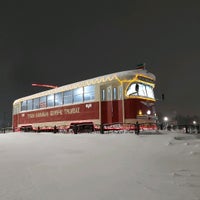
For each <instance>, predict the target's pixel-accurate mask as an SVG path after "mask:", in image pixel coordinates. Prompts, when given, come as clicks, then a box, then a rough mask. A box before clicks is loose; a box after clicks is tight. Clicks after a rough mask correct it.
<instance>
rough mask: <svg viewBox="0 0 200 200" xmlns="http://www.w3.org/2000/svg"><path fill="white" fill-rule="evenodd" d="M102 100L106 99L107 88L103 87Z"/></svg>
mask: <svg viewBox="0 0 200 200" xmlns="http://www.w3.org/2000/svg"><path fill="white" fill-rule="evenodd" d="M101 100H102V101H105V100H106V91H105V89H102V91H101Z"/></svg>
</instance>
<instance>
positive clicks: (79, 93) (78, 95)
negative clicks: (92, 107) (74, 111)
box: [73, 87, 83, 103]
mask: <svg viewBox="0 0 200 200" xmlns="http://www.w3.org/2000/svg"><path fill="white" fill-rule="evenodd" d="M73 94H74V95H73V97H74V103H80V102H83V88H82V87H81V88H77V89H74V91H73Z"/></svg>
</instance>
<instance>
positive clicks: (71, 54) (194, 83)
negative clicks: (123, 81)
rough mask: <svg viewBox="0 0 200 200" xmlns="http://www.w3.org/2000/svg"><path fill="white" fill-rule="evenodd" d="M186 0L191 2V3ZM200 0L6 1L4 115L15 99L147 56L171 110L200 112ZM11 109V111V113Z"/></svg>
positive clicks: (2, 12) (0, 26) (0, 61)
mask: <svg viewBox="0 0 200 200" xmlns="http://www.w3.org/2000/svg"><path fill="white" fill-rule="evenodd" d="M184 2H186V3H184ZM199 9H200V2H199V1H177V0H173V1H160V0H156V1H154V0H151V1H149V0H130V1H127V0H123V1H119V0H113V1H110V0H106V1H104V0H101V1H95V0H93V1H92V0H91V1H88V0H84V1H83V0H76V1H67V0H63V1H59V0H56V1H51V0H49V1H43V0H40V1H37V0H35V1H27V0H26V1H19V0H16V1H7V2H6V3H1V4H0V66H1V67H0V74H1V78H0V84H1V87H0V105H1V109H0V111H1V112H0V118H1V119H0V120H2V119H3V118H6V120H7V121H8V122H9V123H11V121H10V117H11V114H12V103H13V101H14V100H15V99H17V98H20V97H23V96H27V95H30V94H33V93H36V92H39V91H41V90H45V88H37V87H32V86H31V84H32V83H44V84H54V85H58V86H62V85H65V84H68V83H73V82H76V81H80V80H85V79H88V78H93V77H96V76H100V75H104V74H109V73H113V72H117V71H124V70H129V69H133V68H135V66H136V65H137V64H139V63H146V66H147V69H148V70H149V71H151V72H152V73H154V74H155V75H156V77H157V82H156V83H157V85H156V88H155V94H156V97H157V98H160V96H161V94H162V93H164V94H165V101H164V102H158V103H157V106H158V110H159V111H161V112H163V113H169V114H170V113H181V114H184V115H187V114H189V115H200V90H199V86H200V81H199V78H200V70H199V67H200V12H199ZM5 115H6V117H5Z"/></svg>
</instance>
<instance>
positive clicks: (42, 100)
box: [21, 85, 95, 111]
mask: <svg viewBox="0 0 200 200" xmlns="http://www.w3.org/2000/svg"><path fill="white" fill-rule="evenodd" d="M94 99H95V85H89V86H85V87H79V88H75V89H72V90H67V91H64V92H58V93H52V94H49V95H44V96H41V97H37V98H33V99H28V100H25V101H22V102H21V111H28V110H36V109H42V108H48V107H55V106H62V105H69V104H73V103H82V102H87V101H93V100H94Z"/></svg>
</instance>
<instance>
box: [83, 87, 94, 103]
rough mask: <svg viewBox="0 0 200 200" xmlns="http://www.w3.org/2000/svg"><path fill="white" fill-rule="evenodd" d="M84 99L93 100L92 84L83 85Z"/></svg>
mask: <svg viewBox="0 0 200 200" xmlns="http://www.w3.org/2000/svg"><path fill="white" fill-rule="evenodd" d="M83 98H84V101H90V100H94V98H95V87H94V85H89V86H85V87H84V97H83Z"/></svg>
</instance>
